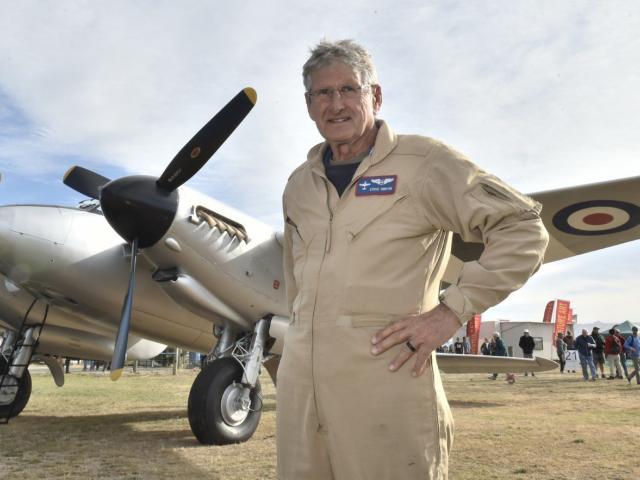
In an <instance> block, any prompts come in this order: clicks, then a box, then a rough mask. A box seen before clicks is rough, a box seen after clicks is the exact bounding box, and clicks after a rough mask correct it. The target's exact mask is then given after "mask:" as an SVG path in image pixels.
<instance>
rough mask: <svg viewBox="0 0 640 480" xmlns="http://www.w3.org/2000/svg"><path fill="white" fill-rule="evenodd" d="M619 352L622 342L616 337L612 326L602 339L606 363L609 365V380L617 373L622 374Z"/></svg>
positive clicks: (616, 375)
mask: <svg viewBox="0 0 640 480" xmlns="http://www.w3.org/2000/svg"><path fill="white" fill-rule="evenodd" d="M620 352H622V343H620V339H619V338H618V337H616V335H615V330H614V329H613V328H612V329H610V330H609V335H607V338H606V340H605V341H604V354H605V357H606V360H607V365H609V380H613V379H614V378H617V377H618V376H619V375H620V376H621V375H622V365H621V364H620ZM614 367H615V368H614ZM614 372H615V375H614Z"/></svg>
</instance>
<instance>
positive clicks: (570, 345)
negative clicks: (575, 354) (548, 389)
mask: <svg viewBox="0 0 640 480" xmlns="http://www.w3.org/2000/svg"><path fill="white" fill-rule="evenodd" d="M562 340H563V341H564V343H565V344H566V345H567V350H575V349H576V341H575V339H574V338H573V334H572V333H571V331H567V333H566V335H565V336H564V338H563V339H562ZM567 371H568V372H572V373H576V371H575V370H567Z"/></svg>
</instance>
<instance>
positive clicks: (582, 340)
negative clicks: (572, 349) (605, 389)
mask: <svg viewBox="0 0 640 480" xmlns="http://www.w3.org/2000/svg"><path fill="white" fill-rule="evenodd" d="M594 348H596V341H595V340H594V339H593V337H592V336H591V335H588V334H587V329H586V328H583V329H582V335H579V336H578V337H576V350H578V357H579V358H580V366H581V367H582V378H584V381H585V382H586V381H588V380H589V373H588V372H587V366H588V367H589V369H590V370H591V381H592V382H595V381H596V366H595V365H594V364H593V353H592V352H593V349H594Z"/></svg>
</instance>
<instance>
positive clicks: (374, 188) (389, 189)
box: [356, 175, 398, 197]
mask: <svg viewBox="0 0 640 480" xmlns="http://www.w3.org/2000/svg"><path fill="white" fill-rule="evenodd" d="M397 183H398V176H397V175H384V176H382V177H362V178H361V179H360V180H358V183H357V184H356V196H357V197H363V196H367V195H391V194H393V193H396V184H397Z"/></svg>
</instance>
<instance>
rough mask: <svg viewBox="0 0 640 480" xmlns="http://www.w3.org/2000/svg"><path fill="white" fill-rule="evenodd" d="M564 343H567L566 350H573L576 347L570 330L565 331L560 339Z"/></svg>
mask: <svg viewBox="0 0 640 480" xmlns="http://www.w3.org/2000/svg"><path fill="white" fill-rule="evenodd" d="M562 340H563V341H564V343H566V344H567V350H575V349H576V341H575V340H574V338H573V335H572V334H571V332H570V331H569V332H567V333H566V335H565V336H564V338H563V339H562Z"/></svg>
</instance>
